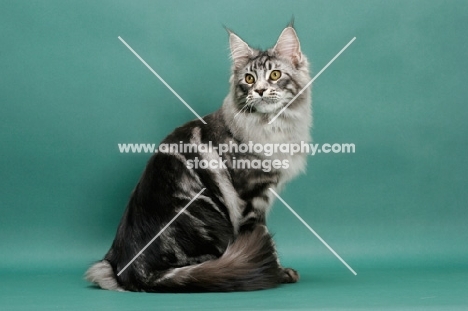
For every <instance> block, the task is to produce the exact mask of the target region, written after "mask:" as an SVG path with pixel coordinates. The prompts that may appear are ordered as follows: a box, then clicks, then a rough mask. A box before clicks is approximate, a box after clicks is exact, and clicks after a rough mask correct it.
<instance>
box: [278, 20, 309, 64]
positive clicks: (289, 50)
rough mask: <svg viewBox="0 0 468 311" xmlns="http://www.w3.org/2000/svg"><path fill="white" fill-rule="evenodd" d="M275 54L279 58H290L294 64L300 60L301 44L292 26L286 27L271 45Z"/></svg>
mask: <svg viewBox="0 0 468 311" xmlns="http://www.w3.org/2000/svg"><path fill="white" fill-rule="evenodd" d="M273 51H274V52H275V54H276V55H277V56H279V57H281V58H286V59H290V60H291V62H292V63H293V64H294V66H297V65H299V64H300V62H301V61H302V53H301V44H300V43H299V39H298V38H297V34H296V31H295V30H294V28H293V27H291V26H288V27H286V28H285V29H284V30H283V32H282V33H281V35H280V36H279V38H278V41H277V42H276V45H275V46H274V47H273Z"/></svg>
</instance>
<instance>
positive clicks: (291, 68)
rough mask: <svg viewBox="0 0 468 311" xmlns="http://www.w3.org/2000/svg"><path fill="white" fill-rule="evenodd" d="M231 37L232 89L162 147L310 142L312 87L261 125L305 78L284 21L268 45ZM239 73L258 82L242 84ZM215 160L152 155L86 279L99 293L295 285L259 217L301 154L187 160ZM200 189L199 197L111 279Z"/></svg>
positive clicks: (299, 167) (303, 62) (300, 162)
mask: <svg viewBox="0 0 468 311" xmlns="http://www.w3.org/2000/svg"><path fill="white" fill-rule="evenodd" d="M229 39H230V46H231V56H232V58H233V66H232V75H231V78H230V81H231V89H230V92H229V94H228V96H227V97H226V99H225V100H224V103H223V105H222V107H221V109H219V110H218V111H216V112H214V113H212V114H210V115H208V116H205V117H204V120H205V121H206V122H207V124H206V125H205V124H203V123H202V122H200V121H199V120H194V121H191V122H188V123H187V124H185V125H183V126H181V127H179V128H177V129H175V130H174V132H172V133H171V134H170V135H169V136H168V137H166V138H165V139H164V141H163V142H162V143H164V144H180V143H181V142H182V143H185V144H189V143H192V144H196V145H198V146H201V145H208V144H209V142H212V144H213V145H214V146H216V145H219V144H222V143H228V142H231V141H232V142H234V143H238V144H240V143H248V142H249V141H252V142H253V143H261V144H265V143H295V142H298V143H300V142H301V141H304V142H308V141H310V135H309V130H310V127H311V123H312V117H311V105H310V101H311V100H310V90H306V91H304V92H303V93H302V94H301V95H300V96H299V97H298V98H297V99H296V100H295V101H294V102H293V103H292V104H291V105H290V106H289V107H288V109H286V111H285V112H284V113H283V114H282V115H281V116H280V117H279V118H278V119H277V120H276V121H275V122H274V123H273V124H271V125H269V124H268V122H269V121H270V120H271V119H272V118H273V117H274V116H275V115H276V114H277V112H278V111H279V110H280V109H281V108H283V107H284V106H285V105H286V104H288V102H289V101H290V100H291V99H292V98H293V97H294V96H295V95H296V94H297V93H298V92H299V91H300V90H301V89H302V88H303V87H304V86H305V85H306V84H307V83H308V82H309V80H310V76H309V72H308V62H307V58H306V57H305V56H304V55H303V54H302V52H301V50H300V45H299V41H298V39H297V36H296V32H295V30H294V29H293V28H292V27H287V28H286V29H285V30H284V31H283V32H282V34H281V35H280V37H279V39H278V41H277V43H276V45H275V46H274V47H273V48H271V49H269V50H266V51H259V50H256V49H253V48H251V47H249V46H248V45H247V43H245V42H244V41H243V40H242V39H240V37H238V36H237V35H235V34H234V33H232V32H230V34H229ZM273 70H280V71H281V73H282V76H281V78H280V79H278V80H276V81H272V80H271V79H270V78H269V75H270V74H271V72H272V71H273ZM246 74H250V75H252V76H254V77H255V79H256V82H255V83H251V84H248V83H246V80H245V76H246ZM259 90H260V91H259ZM218 158H219V155H218V154H217V153H216V152H209V153H201V152H195V151H190V152H184V151H180V150H179V152H171V153H164V152H159V153H157V154H155V155H154V156H153V157H152V158H151V159H150V160H149V162H148V164H147V167H146V169H145V171H144V172H143V175H142V177H141V178H140V181H139V182H138V184H137V186H136V187H135V189H134V191H133V193H132V195H131V197H130V201H129V203H128V206H127V209H126V210H125V213H124V215H123V217H122V220H121V222H120V224H119V227H118V229H117V234H116V237H115V239H114V242H113V244H112V246H111V248H110V250H109V251H108V253H107V254H106V255H105V257H104V259H103V260H102V261H99V262H98V263H96V264H94V265H93V266H92V267H91V268H90V269H89V270H88V271H87V273H86V279H87V280H88V281H90V282H92V283H95V284H96V285H98V286H100V287H102V288H104V289H110V290H128V291H148V292H168V291H169V292H189V291H237V290H239V291H241V290H257V289H265V288H271V287H274V286H277V285H278V284H281V283H291V282H296V281H297V280H298V278H299V276H298V274H297V273H296V272H295V271H294V270H292V269H285V268H282V267H281V266H280V265H279V261H278V258H277V255H276V251H275V247H274V244H273V241H272V238H271V236H270V234H269V233H268V231H267V229H266V227H265V218H266V213H267V212H268V209H269V208H270V206H271V204H272V200H273V197H272V196H271V193H270V192H269V191H268V188H273V189H277V190H278V189H280V188H281V187H282V186H283V185H284V184H285V183H286V182H287V181H288V180H290V179H291V178H293V177H294V176H296V175H297V174H298V173H300V172H301V171H303V170H304V169H305V164H306V161H305V155H302V154H296V155H294V156H290V155H287V154H273V155H272V156H270V157H267V156H265V155H264V154H256V153H250V154H249V153H226V154H223V155H222V156H221V160H223V161H225V163H226V168H219V169H201V168H192V169H191V168H188V167H187V165H186V164H187V161H194V160H196V159H205V160H213V159H218ZM234 159H237V160H241V159H242V160H265V159H280V160H288V161H289V163H290V167H289V169H272V170H271V171H269V172H265V171H263V170H261V169H240V168H238V167H235V166H234V165H233V161H234ZM202 188H205V189H206V190H205V191H204V192H203V194H202V195H200V196H199V197H198V198H197V199H196V200H195V201H194V202H193V203H192V204H191V205H190V206H189V207H188V209H187V210H185V212H184V213H182V214H181V215H180V216H179V217H178V218H177V219H176V220H175V221H174V222H173V223H172V224H171V225H170V226H169V227H168V228H167V229H166V230H165V231H164V232H163V233H162V234H161V235H160V236H159V238H158V239H157V240H155V241H154V243H153V244H151V246H150V247H148V248H147V249H146V250H145V251H144V252H143V254H141V256H139V257H138V258H137V259H136V260H135V261H134V262H133V263H132V264H131V265H130V266H129V267H128V268H127V269H126V270H125V271H123V273H122V274H120V275H119V276H117V273H118V272H119V271H121V270H122V269H123V268H124V267H125V266H126V265H127V263H128V262H130V260H132V258H133V257H134V256H135V255H136V254H137V253H138V252H139V251H140V250H141V249H142V248H143V247H144V246H145V245H146V244H147V243H148V241H150V240H151V239H152V238H153V237H154V236H155V235H156V234H157V233H158V232H159V231H160V230H161V229H162V228H163V227H164V226H165V225H166V224H167V223H168V222H169V221H170V220H171V219H172V218H173V217H174V216H175V215H176V214H177V213H178V212H179V211H180V210H181V209H182V207H184V206H185V205H186V204H187V203H188V202H189V201H190V200H191V199H192V198H193V197H194V196H195V195H196V194H197V193H198V192H199V191H200V190H201V189H202Z"/></svg>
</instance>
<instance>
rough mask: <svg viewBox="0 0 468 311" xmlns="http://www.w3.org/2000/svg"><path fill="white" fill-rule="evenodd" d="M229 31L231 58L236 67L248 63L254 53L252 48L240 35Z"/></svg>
mask: <svg viewBox="0 0 468 311" xmlns="http://www.w3.org/2000/svg"><path fill="white" fill-rule="evenodd" d="M228 32H229V47H230V48H231V58H232V61H233V63H234V67H235V68H236V69H238V68H240V67H241V66H242V65H244V64H245V63H247V61H248V60H249V58H250V57H251V56H252V55H253V51H252V49H251V48H250V47H249V45H248V44H247V43H245V42H244V41H243V40H242V39H241V38H240V37H239V36H237V35H236V34H235V33H233V32H232V31H230V30H228Z"/></svg>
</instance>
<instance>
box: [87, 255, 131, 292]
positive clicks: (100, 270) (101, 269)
mask: <svg viewBox="0 0 468 311" xmlns="http://www.w3.org/2000/svg"><path fill="white" fill-rule="evenodd" d="M85 279H86V280H87V281H88V282H91V283H94V284H96V285H98V286H99V287H101V288H102V289H108V290H117V291H123V289H122V288H121V287H120V286H119V284H118V283H117V279H116V278H115V274H114V271H113V270H112V266H111V265H110V263H109V262H108V261H107V260H102V261H99V262H97V263H95V264H94V265H92V266H91V267H90V268H89V269H88V271H86V274H85Z"/></svg>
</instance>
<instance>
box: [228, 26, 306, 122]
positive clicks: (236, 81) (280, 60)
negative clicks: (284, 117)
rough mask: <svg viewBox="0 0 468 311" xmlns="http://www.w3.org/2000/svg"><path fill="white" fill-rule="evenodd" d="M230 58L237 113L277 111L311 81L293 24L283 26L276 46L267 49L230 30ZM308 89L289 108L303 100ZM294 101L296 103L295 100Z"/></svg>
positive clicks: (271, 112) (270, 112) (301, 102)
mask: <svg viewBox="0 0 468 311" xmlns="http://www.w3.org/2000/svg"><path fill="white" fill-rule="evenodd" d="M229 44H230V49H231V58H232V75H231V84H232V90H233V96H234V101H235V104H236V105H237V107H236V108H237V109H238V111H239V112H240V113H260V114H276V113H277V112H278V111H279V110H281V109H282V108H283V107H284V106H286V105H288V103H289V102H290V101H291V100H292V99H293V98H294V97H295V96H296V95H297V94H298V93H300V92H301V91H302V89H303V88H304V86H305V85H306V84H307V83H308V82H309V81H310V76H309V70H308V67H309V64H308V61H307V58H306V57H305V55H304V54H302V52H301V47H300V43H299V39H298V37H297V34H296V31H295V30H294V28H293V27H292V26H288V27H286V28H285V29H284V30H283V32H282V33H281V35H280V36H279V38H278V41H277V42H276V44H275V46H274V47H272V48H271V49H268V50H266V51H261V50H257V49H254V48H251V47H250V46H249V45H248V44H247V43H245V42H244V41H243V40H242V39H241V38H240V37H239V36H237V35H236V34H235V33H233V32H231V31H229ZM308 94H309V90H307V91H305V92H304V94H301V95H300V96H298V98H297V99H296V100H294V101H293V102H292V103H291V104H290V106H289V107H288V109H294V106H295V105H300V104H303V102H304V101H303V100H301V99H303V98H304V97H306V96H308ZM296 102H297V103H296Z"/></svg>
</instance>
